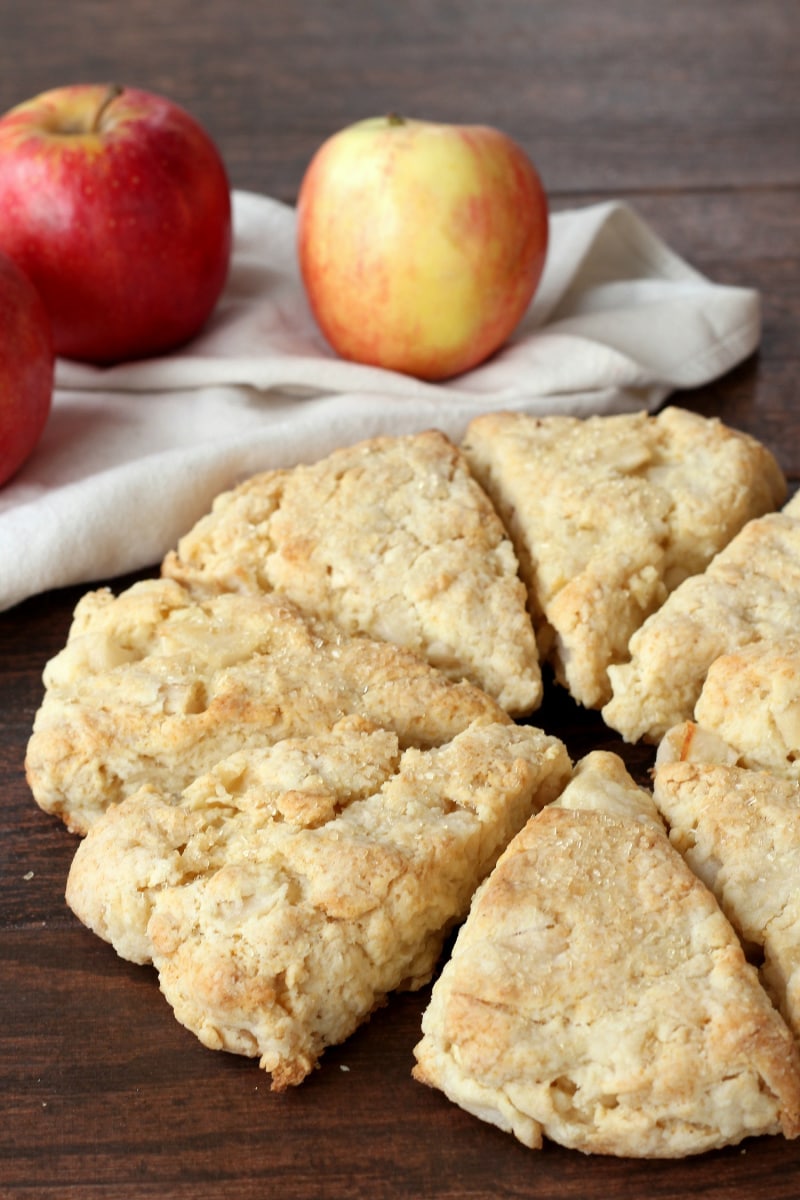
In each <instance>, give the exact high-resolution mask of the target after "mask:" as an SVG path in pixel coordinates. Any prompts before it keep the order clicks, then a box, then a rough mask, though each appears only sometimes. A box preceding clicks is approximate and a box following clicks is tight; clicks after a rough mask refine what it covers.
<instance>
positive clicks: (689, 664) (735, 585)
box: [603, 493, 800, 742]
mask: <svg viewBox="0 0 800 1200" xmlns="http://www.w3.org/2000/svg"><path fill="white" fill-rule="evenodd" d="M799 613H800V493H798V495H796V496H795V497H793V499H792V500H791V501H790V502H789V503H788V504H787V505H785V507H784V508H783V510H782V511H781V512H778V513H769V514H767V515H766V516H764V517H760V518H758V519H756V520H753V521H749V522H748V524H747V525H745V527H744V529H742V530H741V532H740V533H738V534H737V535H736V537H735V538H733V540H732V541H731V542H730V543H729V544H728V545H727V546H726V547H725V549H724V550H721V551H720V553H719V554H717V555H716V556H715V557H714V559H713V560H712V561H711V563H710V564H709V566H708V567H707V568H706V570H705V571H704V572H703V573H702V574H701V575H694V576H692V577H691V578H690V579H687V580H685V581H684V582H683V583H682V584H681V585H680V586H679V587H678V588H677V589H676V590H675V591H674V592H673V593H672V594H671V595H670V596H669V598H668V599H667V601H666V602H665V603H664V605H663V606H662V607H661V608H660V609H659V610H658V612H656V613H654V614H653V615H652V616H651V617H649V618H648V619H647V621H645V623H644V625H643V626H642V627H641V629H639V630H638V631H637V632H636V633H635V634H634V635H633V637H632V638H631V642H630V661H629V662H626V663H620V664H618V665H615V666H611V667H609V670H608V673H609V677H610V679H611V686H612V691H613V695H612V698H611V700H610V701H609V702H608V704H606V705H605V707H604V708H603V719H604V720H605V722H606V724H608V725H609V726H610V727H611V728H612V729H615V730H617V732H618V733H621V734H622V736H623V738H624V739H625V740H626V741H628V742H636V741H638V740H639V739H641V738H643V739H645V740H646V741H649V742H658V741H659V740H660V739H661V738H662V737H663V736H664V734H665V733H666V732H667V730H668V729H670V728H671V727H672V726H673V725H678V724H680V723H681V722H682V721H686V720H690V719H691V717H692V714H693V712H694V707H695V704H696V703H697V701H698V699H699V696H700V692H701V691H702V687H703V683H704V681H705V678H706V675H707V674H708V671H709V668H710V667H711V665H712V663H713V662H714V661H715V660H716V659H717V658H719V657H720V656H721V655H723V654H731V653H733V652H736V651H738V650H742V649H744V648H745V647H747V646H751V645H753V644H755V643H757V642H764V643H771V644H772V645H780V644H781V643H783V642H786V641H791V640H792V639H796V638H797V637H798V635H799V634H800V617H799V616H798V614H799Z"/></svg>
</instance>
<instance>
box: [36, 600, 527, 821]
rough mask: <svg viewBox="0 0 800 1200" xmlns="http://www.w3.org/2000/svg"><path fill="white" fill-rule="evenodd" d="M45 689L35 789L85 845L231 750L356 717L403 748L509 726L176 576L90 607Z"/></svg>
mask: <svg viewBox="0 0 800 1200" xmlns="http://www.w3.org/2000/svg"><path fill="white" fill-rule="evenodd" d="M44 682H45V695H44V699H43V701H42V704H41V707H40V709H39V711H38V713H37V715H36V719H35V722H34V728H33V734H32V736H31V738H30V741H29V744H28V752H27V756H26V770H27V776H28V781H29V783H30V787H31V789H32V791H33V795H34V797H35V799H36V801H37V803H38V804H39V805H40V807H41V808H43V809H44V810H45V811H47V812H50V813H54V814H55V815H57V816H59V817H60V818H61V819H62V820H63V821H64V822H65V823H66V825H67V826H68V827H69V828H70V829H71V830H72V831H73V832H76V833H81V834H83V833H86V831H87V830H88V829H89V828H90V827H91V825H92V824H93V823H94V821H96V820H97V818H98V817H99V816H100V814H101V813H102V812H103V811H104V810H105V809H106V808H107V807H108V806H109V805H110V804H115V803H118V802H119V801H120V800H122V799H123V798H124V797H125V796H127V795H130V794H131V793H132V792H134V791H136V790H137V789H138V788H139V787H141V786H143V785H144V784H152V785H153V786H154V787H156V788H158V789H159V791H161V792H163V793H165V794H168V795H173V796H177V795H178V794H179V793H180V792H181V791H182V789H183V788H185V787H186V786H187V785H188V784H189V783H190V782H191V781H192V780H193V779H195V778H196V777H197V776H198V775H200V774H202V773H203V772H204V771H206V770H208V769H209V768H210V767H212V766H213V765H214V764H215V763H216V762H218V761H219V760H220V759H222V758H224V757H226V756H227V755H229V754H231V753H233V752H234V751H235V750H239V749H246V748H247V747H251V746H264V745H269V744H271V743H274V742H278V741H280V740H281V739H282V738H285V737H291V736H296V735H300V734H308V733H319V732H323V731H325V730H327V729H330V728H331V727H332V726H333V725H334V724H335V723H336V721H337V720H339V719H340V718H341V717H342V716H344V715H346V714H356V715H361V716H364V717H367V718H369V719H370V720H372V721H374V722H375V723H376V724H378V725H380V726H383V727H384V728H386V729H389V730H393V731H394V732H396V733H397V735H398V737H399V739H400V744H401V745H402V746H403V747H405V746H433V745H438V744H440V743H444V742H447V741H449V740H450V739H451V738H452V737H453V735H454V734H455V733H457V732H459V731H460V730H462V729H465V728H466V727H467V726H468V725H470V724H472V723H473V722H477V721H482V722H498V721H501V722H502V721H506V722H510V718H509V717H508V715H507V714H506V713H505V711H504V710H503V709H502V708H501V707H500V705H499V704H498V703H497V702H496V701H494V700H492V699H491V698H490V697H489V696H487V695H486V694H485V693H483V692H481V691H480V690H479V689H478V688H475V687H473V686H472V685H470V684H467V683H454V682H453V681H451V680H449V679H447V678H446V677H445V676H444V675H442V674H441V673H440V672H438V671H436V670H435V669H434V668H432V667H430V666H429V665H428V664H427V663H425V662H424V661H423V660H422V659H420V658H418V657H417V656H416V655H415V654H413V653H411V652H410V651H407V650H403V649H401V648H399V647H396V646H391V645H389V644H388V643H385V642H378V641H375V640H373V639H370V638H366V637H349V636H347V635H345V634H344V633H342V632H341V630H339V629H338V628H337V627H335V626H333V625H331V624H330V623H328V622H326V621H322V620H314V619H312V618H310V617H308V616H306V615H304V614H302V613H301V612H300V611H299V610H298V609H297V608H296V606H295V605H293V604H291V603H290V602H289V601H287V600H286V599H285V598H283V597H281V596H279V595H278V594H276V593H271V594H270V595H262V594H258V595H238V594H225V595H219V596H213V597H206V598H204V599H203V598H200V599H195V598H193V597H192V596H190V594H189V593H188V592H187V590H186V589H185V588H184V587H182V586H181V585H180V584H179V583H177V582H176V581H174V580H170V579H163V580H145V581H142V582H140V583H136V584H134V585H133V586H132V587H131V588H129V589H127V590H126V591H124V592H123V593H121V594H120V595H119V596H116V597H115V596H113V595H112V593H111V592H110V591H107V590H100V591H95V592H90V593H88V594H87V595H86V596H84V597H83V598H82V599H81V601H80V602H79V604H78V606H77V608H76V611H75V617H74V620H73V624H72V628H71V630H70V634H69V639H68V641H67V645H66V646H65V647H64V649H63V650H62V651H61V652H60V653H59V654H58V655H56V656H55V658H53V659H52V660H51V661H50V662H49V663H48V665H47V667H46V669H45V672H44Z"/></svg>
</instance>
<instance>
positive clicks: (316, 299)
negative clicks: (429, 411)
mask: <svg viewBox="0 0 800 1200" xmlns="http://www.w3.org/2000/svg"><path fill="white" fill-rule="evenodd" d="M547 240H548V205H547V198H546V195H545V192H544V189H543V187H542V183H541V180H540V178H539V175H538V173H537V171H536V169H535V167H534V165H533V163H532V162H531V161H530V159H529V158H528V156H527V154H526V153H525V152H524V150H523V149H522V148H521V146H519V145H518V144H517V143H516V142H515V141H513V140H512V139H511V138H510V137H508V136H507V135H506V134H504V133H502V132H500V131H499V130H497V129H493V128H490V127H489V126H485V125H447V124H437V123H434V122H430V121H418V120H411V119H405V118H403V117H400V116H395V115H390V116H386V117H373V118H370V119H368V120H365V121H359V122H358V123H356V124H355V125H350V126H348V127H347V128H346V129H343V130H341V131H340V132H339V133H336V134H334V135H333V136H332V137H330V138H329V139H328V140H327V141H326V142H324V143H323V144H322V146H320V148H319V149H318V150H317V152H316V154H315V155H314V157H313V158H312V159H311V161H310V163H309V165H308V168H307V170H306V172H305V174H304V176H303V180H302V183H301V186H300V191H299V194H298V202H297V242H298V258H299V265H300V272H301V276H302V279H303V284H304V287H305V291H306V294H307V297H308V301H309V304H310V307H311V310H312V312H313V314H314V317H315V319H316V322H317V324H318V325H319V327H320V329H321V331H322V333H323V334H324V335H325V337H326V339H327V341H328V342H329V343H330V345H331V346H332V348H333V349H334V350H335V351H336V353H338V354H339V355H340V356H341V357H343V358H346V359H350V360H353V361H356V362H361V363H368V364H370V365H373V366H379V367H385V368H389V369H390V370H395V371H401V372H404V373H405V374H408V375H413V376H416V377H417V378H420V379H426V380H439V379H447V378H449V377H451V376H454V375H459V374H461V373H462V372H464V371H467V370H469V369H470V368H472V367H474V366H476V365H478V364H479V363H481V362H483V361H484V359H486V358H488V357H489V355H491V354H492V353H493V352H494V351H495V350H497V349H498V347H500V346H501V345H502V344H503V343H504V342H505V341H506V340H507V339H508V337H509V335H510V334H511V333H512V331H513V330H514V329H515V328H516V326H517V325H518V323H519V321H520V320H521V318H522V316H523V314H524V313H525V311H526V309H527V308H528V305H529V304H530V302H531V299H532V297H533V295H534V292H535V290H536V287H537V285H538V283H539V279H540V278H541V274H542V270H543V267H544V262H545V257H546V252H547Z"/></svg>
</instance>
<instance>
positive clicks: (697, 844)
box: [654, 761, 800, 1038]
mask: <svg viewBox="0 0 800 1200" xmlns="http://www.w3.org/2000/svg"><path fill="white" fill-rule="evenodd" d="M654 798H655V801H656V804H657V806H658V808H659V810H660V811H661V813H662V814H663V815H664V817H665V818H666V820H667V821H668V822H669V826H670V840H671V841H672V843H673V845H675V846H676V847H677V849H678V850H679V851H680V852H681V854H683V855H684V857H685V859H686V861H687V863H688V864H689V866H690V867H691V868H692V870H693V871H694V872H695V873H696V874H697V875H698V876H699V877H700V878H701V879H703V880H704V881H705V883H706V884H707V885H708V887H709V888H711V890H712V891H713V892H714V894H715V896H716V897H717V899H718V901H719V903H720V905H721V906H722V908H723V909H724V911H725V913H726V914H727V916H728V918H729V920H730V921H731V923H732V924H733V925H734V927H735V928H736V929H737V931H738V932H739V935H740V937H741V938H742V940H743V941H744V942H745V944H746V945H748V946H749V947H754V948H758V949H759V950H760V951H761V952H762V953H763V965H762V967H761V976H762V979H763V981H764V983H765V985H766V986H767V988H768V989H769V991H770V993H771V995H772V996H773V998H774V1000H775V1002H776V1004H778V1006H779V1007H780V1009H781V1012H782V1013H783V1015H784V1017H785V1018H786V1020H787V1021H788V1023H789V1025H790V1026H791V1028H792V1029H793V1030H794V1033H795V1035H796V1036H797V1037H798V1038H800V886H798V883H799V881H800V782H798V781H797V780H789V779H778V778H776V777H775V776H774V775H771V774H769V773H768V772H765V771H750V770H747V769H746V768H744V767H738V766H731V765H730V764H727V763H698V762H690V761H683V762H680V761H678V762H665V761H662V762H661V763H660V764H658V765H657V767H656V773H655V782H654Z"/></svg>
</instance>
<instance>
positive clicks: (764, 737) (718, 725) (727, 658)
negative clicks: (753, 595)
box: [659, 616, 800, 781]
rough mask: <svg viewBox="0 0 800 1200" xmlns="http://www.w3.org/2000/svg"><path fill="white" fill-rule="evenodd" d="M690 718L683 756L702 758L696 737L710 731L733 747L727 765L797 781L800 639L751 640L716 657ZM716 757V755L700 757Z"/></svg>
mask: <svg viewBox="0 0 800 1200" xmlns="http://www.w3.org/2000/svg"><path fill="white" fill-rule="evenodd" d="M797 633H798V636H800V616H799V618H798V629H797ZM694 722H695V726H696V729H695V734H694V736H693V738H692V752H691V754H686V753H684V755H683V757H692V758H693V759H695V760H696V761H703V757H702V753H698V746H697V740H698V736H700V737H703V736H704V735H706V736H707V735H708V734H715V735H716V736H717V737H718V738H720V739H721V740H722V741H723V742H724V743H725V744H726V745H727V746H728V747H729V748H730V750H731V751H733V755H732V757H731V758H730V760H729V761H730V762H731V763H732V764H735V765H738V766H740V767H749V768H750V769H751V770H753V771H769V772H770V773H771V774H773V775H778V776H780V777H781V778H784V779H794V780H796V781H800V642H798V641H794V642H789V641H787V642H784V643H783V644H781V645H779V646H773V645H771V644H770V643H768V642H757V643H756V644H755V645H753V646H747V647H745V649H743V650H740V651H738V652H736V653H733V654H724V655H722V656H721V657H720V658H718V659H716V660H715V661H714V662H713V663H712V664H711V666H710V667H709V669H708V674H707V675H706V678H705V682H704V684H703V690H702V691H701V693H700V697H699V699H698V701H697V704H696V705H695V709H694ZM698 730H699V734H698V732H697V731H698ZM660 751H661V747H660V746H659V752H660ZM718 760H719V756H718V754H715V755H712V757H711V758H710V759H708V758H706V759H705V761H711V762H714V761H718ZM719 761H723V762H724V761H726V759H725V758H723V759H721V760H719Z"/></svg>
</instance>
